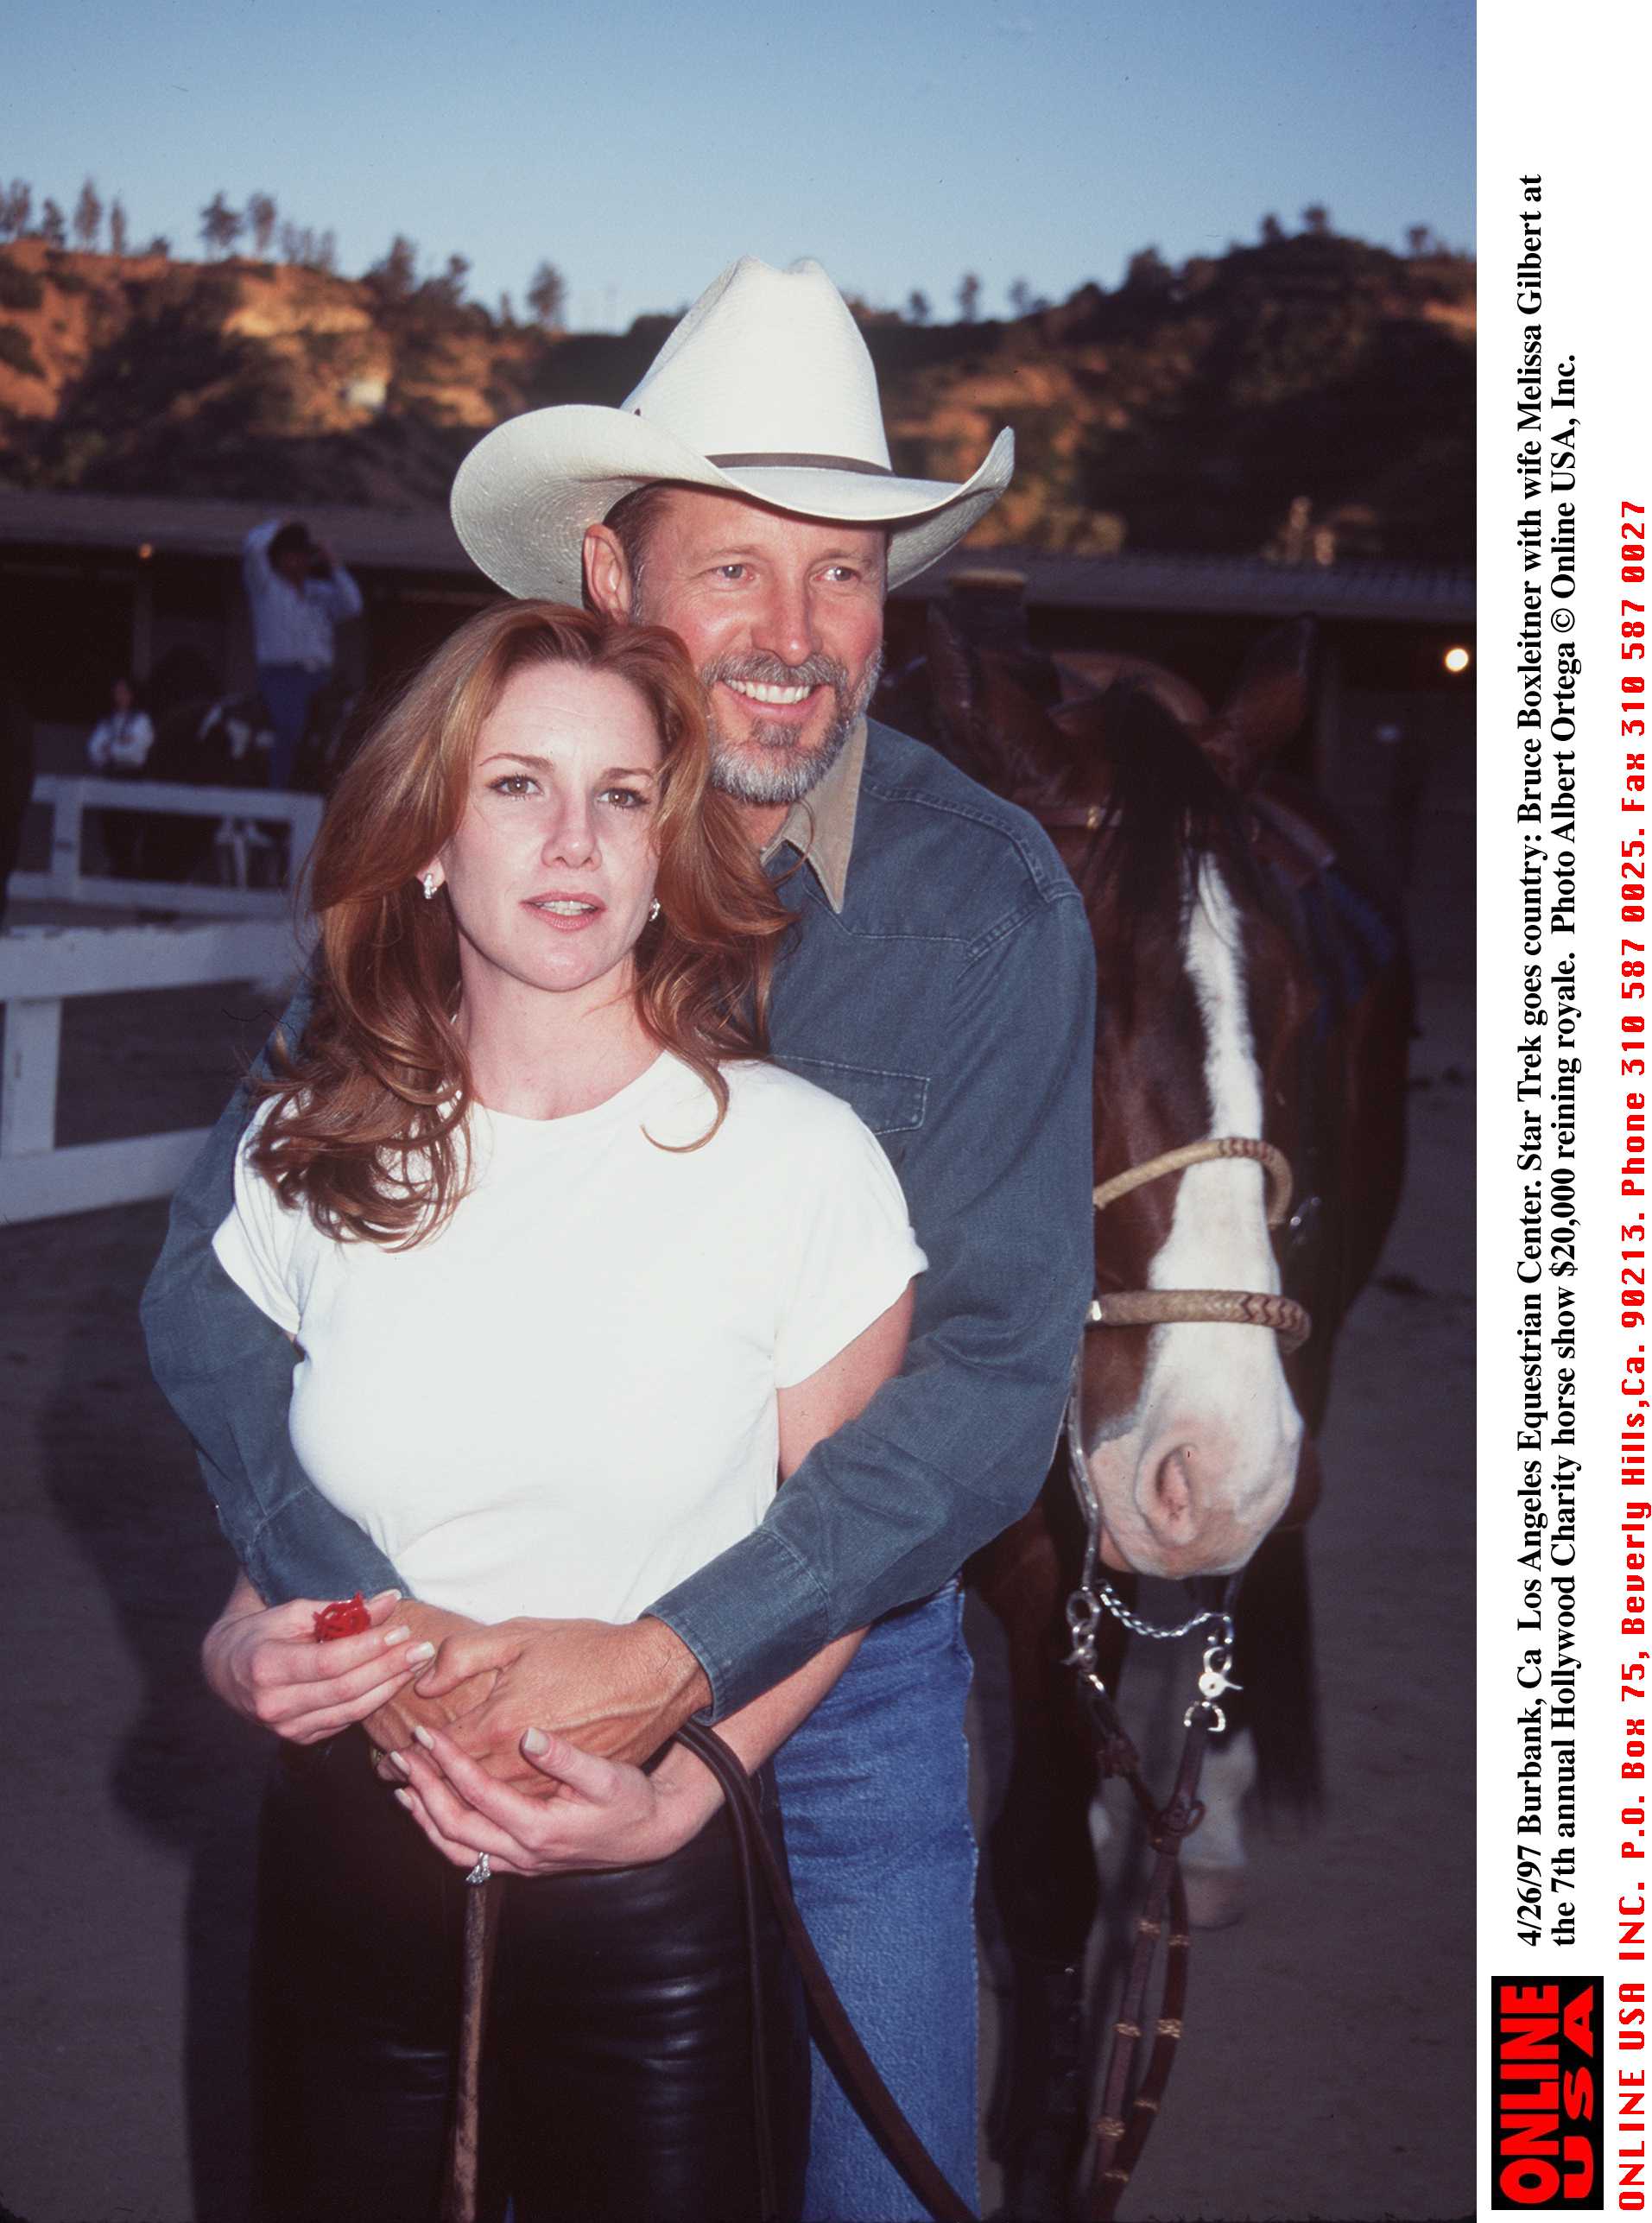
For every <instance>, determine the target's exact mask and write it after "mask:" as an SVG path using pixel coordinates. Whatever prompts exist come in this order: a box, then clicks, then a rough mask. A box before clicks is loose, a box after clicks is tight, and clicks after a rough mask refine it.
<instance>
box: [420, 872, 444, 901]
mask: <svg viewBox="0 0 1652 2223" xmlns="http://www.w3.org/2000/svg"><path fill="white" fill-rule="evenodd" d="M440 885H441V883H440V880H438V879H437V877H436V876H435V874H434V872H427V873H426V874H425V877H424V879H423V880H422V882H421V886H422V887H423V889H424V891H425V901H426V903H429V902H430V901H431V899H432V898H433V897H434V895H435V892H436V890H437V889H438V888H439V887H440Z"/></svg>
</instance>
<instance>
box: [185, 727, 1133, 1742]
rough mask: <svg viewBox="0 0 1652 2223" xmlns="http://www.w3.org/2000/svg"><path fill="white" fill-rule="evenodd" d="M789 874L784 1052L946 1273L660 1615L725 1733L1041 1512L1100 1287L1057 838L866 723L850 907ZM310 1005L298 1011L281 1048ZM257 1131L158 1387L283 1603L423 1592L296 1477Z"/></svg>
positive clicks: (289, 1362)
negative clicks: (242, 1263)
mask: <svg viewBox="0 0 1652 2223" xmlns="http://www.w3.org/2000/svg"><path fill="white" fill-rule="evenodd" d="M768 869H769V872H770V875H771V877H774V878H775V880H776V882H777V883H778V884H779V887H780V890H781V895H782V901H783V902H784V903H786V905H787V906H788V909H790V910H791V911H792V912H793V914H794V917H795V919H796V922H797V924H796V929H795V930H794V933H793V934H791V935H790V936H789V937H788V943H787V945H785V946H784V947H783V949H782V955H781V958H780V960H779V963H778V965H777V966H776V970H775V985H774V997H773V1004H772V1007H771V1011H770V1021H769V1033H770V1042H771V1047H772V1049H773V1053H774V1055H775V1058H776V1060H777V1061H779V1062H780V1063H781V1064H782V1065H785V1066H788V1067H790V1069H791V1070H792V1071H793V1072H794V1073H797V1074H801V1075H802V1076H803V1077H804V1078H805V1079H806V1080H813V1081H814V1082H816V1083H818V1084H819V1086H821V1087H823V1088H828V1089H830V1090H831V1091H832V1093H834V1094H835V1095H838V1096H841V1097H843V1098H844V1099H845V1100H846V1101H847V1102H848V1103H849V1104H851V1105H853V1107H854V1109H855V1110H856V1111H857V1112H858V1113H859V1114H860V1116H861V1118H863V1119H864V1121H865V1123H866V1124H867V1125H868V1126H869V1127H870V1129H871V1130H872V1131H873V1132H874V1133H875V1134H876V1135H877V1137H878V1139H879V1140H880V1142H881V1143H883V1148H884V1150H886V1151H887V1152H888V1154H889V1159H890V1161H891V1162H892V1163H893V1165H894V1167H895V1169H896V1173H897V1174H898V1175H900V1178H901V1182H902V1188H903V1189H904V1190H905V1193H906V1198H907V1203H908V1208H909V1210H910V1213H911V1215H912V1221H913V1226H915V1229H916V1231H917V1236H918V1239H919V1241H920V1242H921V1244H922V1245H923V1247H924V1250H925V1251H926V1252H927V1255H928V1258H929V1268H928V1271H927V1273H924V1274H922V1275H921V1276H919V1278H918V1283H917V1287H916V1291H915V1315H914V1320H913V1328H912V1339H911V1343H910V1346H909V1348H908V1353H907V1359H906V1364H905V1365H904V1367H903V1368H902V1371H901V1373H900V1375H899V1376H898V1377H897V1378H896V1380H894V1381H892V1382H889V1383H886V1384H884V1385H883V1388H882V1389H880V1390H878V1392H877V1396H876V1397H874V1398H873V1399H872V1402H871V1403H870V1405H869V1406H868V1407H867V1409H866V1410H865V1411H864V1413H863V1414H862V1415H861V1416H859V1418H858V1419H857V1420H854V1421H851V1422H849V1423H848V1424H847V1425H846V1426H845V1427H843V1428H839V1430H838V1431H837V1433H836V1434H835V1435H832V1436H830V1437H828V1438H827V1439H826V1441H824V1442H822V1443H820V1444H818V1445H817V1446H816V1447H815V1448H814V1449H813V1451H812V1452H811V1453H810V1454H809V1455H808V1457H807V1459H806V1460H804V1461H803V1463H802V1465H801V1466H799V1467H798V1469H797V1471H796V1472H795V1473H794V1474H793V1475H792V1477H791V1478H790V1479H789V1480H788V1482H787V1484H786V1485H785V1486H784V1488H783V1489H782V1490H781V1491H780V1492H778V1494H777V1495H776V1497H775V1501H774V1503H773V1504H772V1505H771V1506H770V1508H769V1512H768V1514H767V1516H766V1517H765V1518H764V1520H763V1524H762V1526H761V1527H760V1528H758V1529H757V1530H756V1531H755V1532H754V1533H753V1534H752V1535H750V1536H747V1537H745V1538H744V1540H743V1541H742V1542H739V1543H737V1544H734V1545H731V1547H730V1548H729V1549H727V1550H726V1551H725V1552H723V1553H722V1554H721V1555H719V1556H718V1558H717V1559H715V1560H713V1561H712V1562H711V1563H710V1564H709V1565H708V1566H707V1567H705V1568H701V1569H700V1571H699V1573H698V1574H694V1575H692V1576H691V1577H690V1578H689V1579H688V1580H687V1581H685V1582H682V1583H680V1584H679V1585H678V1586H677V1587H676V1588H675V1589H674V1590H673V1591H671V1592H669V1593H668V1595H667V1596H666V1597H664V1598H662V1599H660V1600H659V1601H658V1602H657V1603H656V1604H655V1606H651V1607H650V1609H649V1611H650V1612H652V1613H654V1614H655V1616H657V1618H660V1619H661V1620H663V1621H665V1622H667V1623H668V1624H669V1625H670V1626H671V1627H672V1628H673V1629H674V1630H675V1631H676V1632H677V1634H678V1635H679V1636H680V1637H681V1638H682V1639H683V1641H684V1642H685V1643H686V1644H687V1645H688V1646H689V1648H690V1650H692V1651H693V1652H694V1653H695V1655H696V1656H698V1658H699V1662H700V1663H701V1665H702V1666H703V1667H704V1668H705V1669H706V1675H707V1676H708V1677H709V1679H710V1682H711V1685H712V1701H713V1704H712V1711H713V1713H714V1714H715V1715H716V1716H718V1717H719V1718H720V1717H721V1716H722V1715H724V1714H725V1713H730V1712H732V1711H733V1710H734V1709H735V1708H736V1707H740V1706H742V1705H744V1704H745V1703H746V1702H747V1701H749V1700H750V1699H752V1698H754V1697H756V1696H757V1695H758V1694H759V1693H761V1692H762V1691H764V1690H766V1689H768V1688H770V1687H771V1686H772V1685H773V1684H774V1683H775V1682H779V1681H780V1680H781V1679H782V1677H783V1676H785V1675H789V1674H791V1673H792V1672H793V1671H794V1669H797V1668H799V1667H801V1665H802V1664H803V1663H804V1662H805V1661H806V1660H807V1659H808V1658H810V1657H811V1656H813V1654H814V1653H815V1652H817V1651H818V1650H820V1647H821V1646H822V1645H823V1644H827V1643H829V1642H830V1641H831V1640H832V1638H833V1637H838V1636H840V1635H841V1634H843V1633H844V1631H845V1630H849V1629H853V1628H858V1627H859V1626H860V1625H862V1624H863V1623H864V1622H867V1621H870V1620H873V1619H876V1618H877V1616H878V1615H879V1614H881V1613H884V1612H890V1611H892V1610H893V1609H894V1608H896V1606H903V1605H907V1604H908V1603H909V1602H910V1601H911V1600H913V1599H917V1598H921V1597H923V1596H925V1595H927V1593H929V1592H931V1591H933V1590H934V1589H936V1588H938V1587H940V1584H942V1583H943V1582H945V1581H946V1580H948V1579H949V1578H950V1577H951V1576H953V1574H956V1573H957V1571H958V1569H959V1567H960V1566H961V1565H962V1563H963V1561H965V1559H966V1558H967V1557H968V1556H969V1555H970V1554H971V1553H972V1551H975V1550H977V1549H978V1548H979V1547H980V1546H981V1545H983V1544H984V1543H987V1542H990V1541H991V1538H992V1537H993V1536H997V1534H998V1532H999V1530H1002V1529H1003V1528H1005V1527H1006V1526H1007V1525H1008V1524H1009V1523H1010V1522H1011V1521H1012V1520H1014V1519H1016V1517H1018V1516H1019V1515H1020V1514H1021V1513H1022V1512H1024V1511H1026V1509H1027V1507H1028V1506H1029V1504H1031V1502H1032V1500H1033V1498H1034V1497H1035V1495H1036V1493H1037V1491H1038V1488H1039V1485H1041V1482H1042V1480H1043V1479H1044V1475H1045V1473H1046V1471H1047V1469H1048V1465H1049V1461H1050V1456H1051V1453H1052V1450H1053V1448H1054V1441H1055V1435H1056V1431H1057V1428H1058V1426H1059V1424H1060V1415H1061V1409H1062V1403H1063V1400H1064V1398H1065V1396H1066V1393H1067V1384H1068V1380H1069V1378H1070V1374H1071V1370H1072V1362H1073V1352H1074V1349H1075V1347H1076V1346H1077V1343H1078V1340H1079V1333H1080V1331H1081V1324H1082V1321H1083V1317H1084V1311H1085V1307H1086V1303H1087V1302H1088V1301H1089V1297H1090V1295H1091V1290H1092V1279H1093V1272H1094V1267H1093V1258H1092V1237H1091V1219H1092V1211H1091V1201H1090V1188H1091V1181H1092V1174H1091V1149H1090V1107H1091V1057H1092V1030H1093V1024H1094V1018H1095V976H1094V953H1093V951H1092V947H1091V942H1090V934H1089V928H1088V925H1087V922H1086V916H1085V912H1084V908H1083V905H1082V903H1081V902H1080V900H1079V895H1078V891H1077V890H1076V889H1075V888H1074V887H1073V884H1072V882H1071V881H1070V880H1069V879H1068V877H1067V873H1066V872H1065V871H1064V870H1063V869H1062V866H1061V864H1060V859H1059V858H1057V857H1056V855H1055V852H1054V849H1053V848H1052V847H1051V846H1050V843H1049V841H1048V839H1047V838H1046V836H1045V835H1044V834H1043V833H1042V832H1041V830H1040V828H1039V827H1037V826H1035V824H1034V822H1033V821H1032V820H1030V819H1029V818H1028V817H1027V816H1026V815H1025V814H1024V813H1022V812H1021V811H1019V810H1016V808H1014V807H1013V806H1012V805H1010V804H1008V803H1005V802H1003V801H999V800H998V799H997V797H996V796H994V795H989V794H988V793H987V792H986V791H985V790H984V789H982V788H979V787H977V786H976V785H975V784H974V782H972V781H970V780H968V779H966V778H965V776H963V774H962V773H960V772H958V771H956V770H953V767H952V766H951V765H949V764H948V763H946V762H945V760H944V759H943V758H941V757H939V756H937V755H936V754H935V753H934V751H932V750H929V749H927V748H925V747H923V746H922V745H921V744H920V743H918V742H915V741H910V740H908V739H907V738H905V737H904V736H903V735H901V734H898V733H896V732H891V731H890V730H889V728H888V727H885V726H880V725H875V724H873V725H869V726H868V728H867V734H866V747H865V757H864V764H863V766H862V770H861V778H860V785H859V793H858V798H857V800H856V805H855V816H854V820H853V842H852V852H851V857H850V859H849V865H848V870H847V872H846V874H845V876H844V878H843V884H842V887H841V889H840V890H839V889H836V888H834V889H832V891H831V892H830V893H829V892H828V890H827V888H826V886H824V885H823V884H822V881H821V879H820V877H818V876H817V874H816V873H815V872H814V871H812V870H810V869H809V868H808V867H807V866H800V865H798V864H797V862H796V860H795V859H794V858H793V857H792V856H791V855H790V854H789V853H788V852H786V850H785V849H784V848H782V849H779V850H777V851H776V852H775V853H774V854H773V855H772V856H771V857H770V858H769V866H768ZM839 895H840V896H841V902H840V903H834V900H833V897H834V896H839ZM306 1010H307V991H301V996H300V998H299V999H298V1000H297V1001H296V1002H295V1004H294V1007H293V1009H292V1010H289V1012H288V1015H287V1018H286V1020H285V1021H284V1024H285V1025H287V1026H288V1029H289V1031H290V1030H298V1029H301V1026H302V1022H303V1015H304V1012H305V1011H306ZM248 1110H249V1107H248V1105H247V1102H246V1099H245V1097H244V1094H238V1095H237V1097H236V1099H234V1100H233V1101H232V1102H231V1104H230V1105H229V1106H228V1108H227V1109H226V1110H225V1113H224V1115H223V1117H222V1118H220V1119H219V1121H218V1125H217V1126H216V1127H215V1128H214V1129H213V1131H212V1135H211V1137H209V1139H208V1141H207V1143H206V1149H205V1150H203V1152H202V1154H201V1156H200V1157H199V1160H198V1161H197V1162H196V1163H195V1165H194V1166H193V1168H192V1169H191V1171H190V1173H189V1175H188V1176H187V1179H186V1180H185V1181H184V1183H183V1186H182V1187H181V1188H180V1189H179V1191H178V1193H177V1195H176V1197H175V1199H174V1204H173V1209H172V1220H171V1226H170V1228H169V1231H168V1238H167V1244H166V1247H165V1249H164V1250H163V1251H162V1252H161V1258H160V1261H159V1263H158V1264H157V1265H156V1267H155V1272H154V1274H153V1276H151V1278H150V1281H149V1288H148V1289H146V1291H145V1293H144V1299H143V1319H144V1326H145V1329H146V1331H147V1333H148V1336H149V1354H150V1359H151V1362H152V1364H153V1365H154V1368H155V1378H156V1379H157V1380H158V1381H159V1383H160V1384H161V1388H162V1390H164V1391H165V1392H166V1395H167V1397H168V1398H169V1400H170V1401H171V1403H172V1405H173V1407H174V1410H175V1411H176V1412H177V1413H178V1415H179V1417H180V1419H181V1420H182V1421H183V1422H184V1423H185V1425H186V1426H187V1428H189V1430H190V1432H191V1434H192V1435H193V1437H194V1439H195V1441H196V1444H197V1446H198V1447H199V1452H200V1454H201V1461H202V1466H203V1470H204V1472H205V1473H206V1479H207V1483H208V1486H209V1487H210V1488H211V1490H212V1494H213V1496H214V1498H215V1499H216V1501H217V1504H218V1517H219V1519H220V1521H221V1523H222V1524H223V1527H224V1530H225V1534H226V1535H227V1536H228V1538H229V1540H230V1542H231V1545H232V1546H233V1547H234V1549H235V1552H236V1555H237V1558H238V1559H239V1560H240V1561H241V1562H242V1564H243V1565H244V1567H245V1568H246V1569H247V1572H248V1574H250V1577H251V1579H252V1580H253V1582H254V1584H255V1586H256V1588H257V1589H258V1591H259V1592H260V1593H261V1594H262V1595H263V1597H264V1598H265V1599H269V1600H270V1601H272V1602H274V1601H276V1600H281V1599H288V1598H294V1597H314V1598H332V1597H342V1596H345V1595H347V1594H348V1593H351V1591H354V1590H358V1589H360V1590H363V1591H366V1592H371V1591H373V1590H377V1589H382V1588H383V1587H387V1586H389V1585H390V1584H393V1583H396V1584H397V1586H398V1587H402V1588H405V1587H406V1585H405V1584H400V1583H399V1582H398V1578H397V1576H396V1571H395V1569H394V1568H392V1567H391V1565H390V1563H389V1561H388V1560H387V1559H385V1558H384V1556H383V1554H382V1553H381V1552H380V1551H379V1550H378V1549H377V1546H376V1545H374V1544H373V1543H371V1542H370V1541H369V1539H368V1538H367V1537H366V1536H364V1534H363V1532H362V1531H361V1530H359V1529H358V1527H357V1526H356V1524H355V1523H354V1522H352V1521H351V1520H350V1519H349V1518H348V1517H347V1516H346V1515H345V1514H343V1513H341V1512H339V1511H337V1510H336V1508H334V1507H333V1506H332V1504H329V1503H328V1501H327V1500H326V1498H322V1497H321V1496H320V1493H319V1492H317V1491H316V1490H315V1488H314V1487H313V1485H312V1484H311V1483H310V1481H309V1479H308V1478H307V1476H306V1474H305V1473H304V1472H303V1470H302V1468H301V1466H299V1465H298V1462H297V1460H296V1459H295V1457H294V1453H293V1450H292V1447H291V1444H290V1443H289V1441H288V1435H287V1417H288V1404H289V1403H290V1399H291V1394H292V1375H293V1347H292V1345H291V1344H290V1342H288V1339H287V1338H286V1336H284V1335H283V1334H282V1332H281V1331H280V1329H279V1328H277V1327H275V1324H274V1323H273V1322H272V1321H269V1320H267V1319H265V1318H264V1316H263V1314H261V1313H259V1312H258V1311H257V1310H256V1308H255V1307H254V1306H253V1305H252V1304H251V1302H250V1301H249V1300H248V1299H247V1298H246V1297H244V1296H243V1295H242V1294H241V1293H240V1291H239V1290H238V1289H237V1288H236V1287H235V1285H234V1284H233V1283H231V1281H230V1279H229V1277H228V1276H227V1275H226V1274H225V1272H224V1270H223V1269H222V1268H221V1267H220V1266H219V1264H218V1260H217V1258H216V1257H215V1256H214V1255H213V1252H212V1236H213V1234H214V1233H215V1232H216V1230H217V1228H218V1225H219V1223H220V1222H221V1221H222V1220H223V1219H224V1218H225V1215H226V1214H227V1213H228V1212H229V1210H230V1207H231V1198H232V1172H233V1164H234V1157H235V1151H236V1147H237V1143H238V1141H239V1138H240V1134H241V1131H242V1128H243V1127H244V1124H245V1121H246V1118H247V1116H248ZM647 1330H648V1323H647V1320H646V1318H641V1319H639V1321H638V1322H637V1333H638V1336H639V1339H642V1338H645V1337H646V1334H647ZM616 1424H617V1425H618V1424H619V1423H618V1422H616Z"/></svg>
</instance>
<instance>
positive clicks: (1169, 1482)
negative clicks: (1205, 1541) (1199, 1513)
mask: <svg viewBox="0 0 1652 2223" xmlns="http://www.w3.org/2000/svg"><path fill="white" fill-rule="evenodd" d="M1192 1468H1193V1446H1192V1444H1191V1443H1179V1444H1177V1445H1176V1446H1175V1447H1174V1449H1173V1450H1170V1451H1168V1452H1167V1453H1166V1454H1165V1455H1164V1457H1163V1458H1162V1459H1161V1460H1160V1461H1159V1464H1158V1466H1157V1467H1156V1468H1155V1471H1154V1475H1153V1515H1152V1517H1153V1522H1154V1526H1155V1528H1161V1529H1164V1530H1169V1531H1171V1532H1172V1533H1173V1534H1174V1535H1176V1536H1188V1535H1190V1534H1191V1533H1192V1531H1193V1529H1194V1528H1195V1527H1196V1526H1197V1524H1198V1523H1197V1519H1196V1516H1195V1513H1194V1510H1193V1473H1192Z"/></svg>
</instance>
